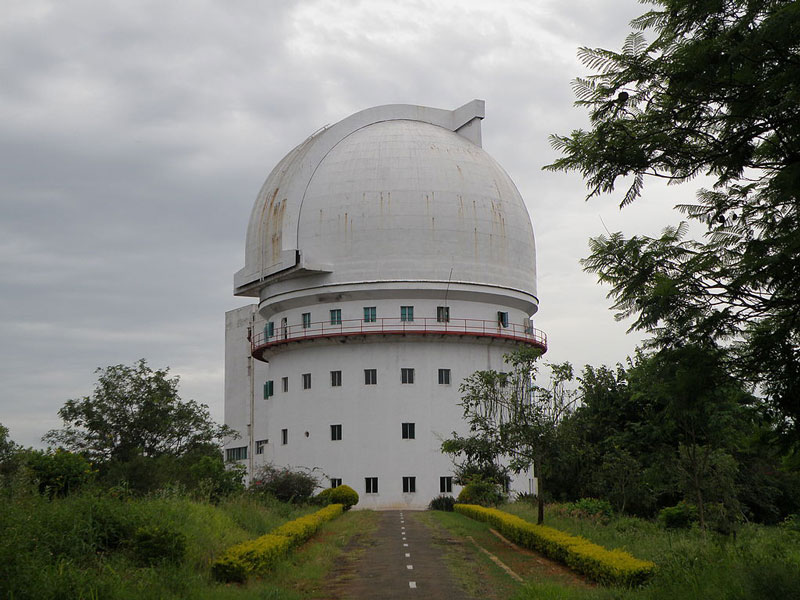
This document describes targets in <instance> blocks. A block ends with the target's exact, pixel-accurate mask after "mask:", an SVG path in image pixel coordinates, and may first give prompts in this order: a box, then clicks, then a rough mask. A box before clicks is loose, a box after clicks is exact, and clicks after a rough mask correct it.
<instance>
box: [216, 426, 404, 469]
mask: <svg viewBox="0 0 800 600" xmlns="http://www.w3.org/2000/svg"><path fill="white" fill-rule="evenodd" d="M330 427H331V440H332V441H334V442H338V441H340V440H341V439H342V424H341V423H336V424H334V425H331V426H330ZM306 437H308V434H306ZM400 437H402V438H403V439H404V440H414V439H416V438H417V435H416V424H415V423H401V427H400ZM267 442H268V440H258V441H257V442H256V454H263V453H264V450H263V448H264V444H266V443H267ZM288 443H289V430H288V429H281V445H283V446H285V445H286V444H288ZM244 448H245V456H244V457H242V458H247V456H246V454H247V447H246V446H244ZM231 460H237V459H231Z"/></svg>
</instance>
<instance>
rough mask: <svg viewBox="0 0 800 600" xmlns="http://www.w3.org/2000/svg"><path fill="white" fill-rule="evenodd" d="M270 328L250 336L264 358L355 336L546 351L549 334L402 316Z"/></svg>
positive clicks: (476, 321)
mask: <svg viewBox="0 0 800 600" xmlns="http://www.w3.org/2000/svg"><path fill="white" fill-rule="evenodd" d="M267 333H268V332H267V331H266V330H264V331H259V332H255V333H254V334H253V335H252V337H251V339H250V346H251V351H252V354H253V356H254V357H256V358H258V359H261V358H263V355H264V353H265V352H267V351H268V350H270V349H272V348H275V347H277V346H281V345H283V344H289V343H292V342H298V341H302V340H313V339H320V338H336V337H342V336H353V335H370V334H381V335H428V334H435V335H469V336H477V337H491V338H499V339H505V340H513V341H518V342H523V343H527V344H531V345H533V346H537V347H539V348H541V349H542V350H543V351H546V350H547V335H546V334H545V333H544V332H543V331H541V330H539V329H535V328H533V327H528V326H523V325H517V324H514V323H509V324H508V326H505V327H504V326H503V325H501V324H500V323H499V322H498V321H486V320H482V319H450V320H449V321H439V320H437V319H436V318H435V317H423V318H421V319H414V320H413V321H404V320H402V319H399V318H379V319H375V320H374V321H366V320H364V319H348V320H342V321H341V322H338V323H331V322H330V321H318V322H315V323H307V324H306V326H303V325H302V324H299V325H286V326H281V327H278V326H275V328H274V330H273V332H272V335H267Z"/></svg>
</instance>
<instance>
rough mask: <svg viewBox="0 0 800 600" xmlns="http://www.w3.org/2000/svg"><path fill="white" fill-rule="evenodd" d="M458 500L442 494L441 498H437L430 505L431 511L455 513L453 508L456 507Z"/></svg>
mask: <svg viewBox="0 0 800 600" xmlns="http://www.w3.org/2000/svg"><path fill="white" fill-rule="evenodd" d="M455 503H456V499H455V498H453V497H452V496H448V495H446V494H442V495H440V496H436V497H435V498H434V499H433V500H431V501H430V502H429V503H428V509H429V510H443V511H445V512H453V506H455Z"/></svg>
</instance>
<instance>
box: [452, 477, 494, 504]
mask: <svg viewBox="0 0 800 600" xmlns="http://www.w3.org/2000/svg"><path fill="white" fill-rule="evenodd" d="M503 500H504V498H503V494H501V493H500V490H499V489H498V488H497V485H496V484H494V483H492V482H490V481H486V480H479V481H473V482H470V483H468V484H467V485H465V486H464V487H463V488H462V489H461V493H459V494H458V502H459V503H461V504H478V505H480V506H497V505H498V504H500V503H501V502H503Z"/></svg>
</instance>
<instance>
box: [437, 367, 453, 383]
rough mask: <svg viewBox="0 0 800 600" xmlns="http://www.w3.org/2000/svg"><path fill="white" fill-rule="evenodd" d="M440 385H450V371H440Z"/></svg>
mask: <svg viewBox="0 0 800 600" xmlns="http://www.w3.org/2000/svg"><path fill="white" fill-rule="evenodd" d="M439 385H450V369H439Z"/></svg>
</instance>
